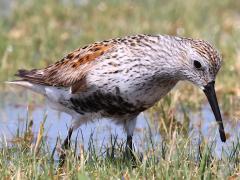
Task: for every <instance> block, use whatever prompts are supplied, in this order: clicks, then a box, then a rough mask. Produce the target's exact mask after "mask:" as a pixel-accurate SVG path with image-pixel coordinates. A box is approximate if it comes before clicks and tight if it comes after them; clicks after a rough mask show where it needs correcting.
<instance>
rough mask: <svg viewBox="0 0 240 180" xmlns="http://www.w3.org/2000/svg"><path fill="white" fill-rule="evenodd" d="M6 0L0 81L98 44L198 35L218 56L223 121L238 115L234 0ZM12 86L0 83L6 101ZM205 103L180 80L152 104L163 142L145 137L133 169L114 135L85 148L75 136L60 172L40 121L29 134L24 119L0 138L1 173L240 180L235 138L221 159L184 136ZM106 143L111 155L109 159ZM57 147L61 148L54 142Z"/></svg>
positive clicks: (239, 54) (239, 28)
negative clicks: (12, 132) (19, 126)
mask: <svg viewBox="0 0 240 180" xmlns="http://www.w3.org/2000/svg"><path fill="white" fill-rule="evenodd" d="M9 3H10V5H11V8H9V10H8V11H9V12H7V13H6V14H0V60H1V61H0V81H1V82H3V81H6V80H11V79H13V75H14V73H15V72H16V70H17V69H20V68H27V69H30V68H40V67H44V66H46V65H49V64H51V63H53V62H55V61H56V60H57V59H59V58H61V57H62V56H63V55H65V54H66V53H67V52H69V51H72V50H74V49H76V48H78V47H81V46H84V45H85V44H88V43H92V42H94V41H98V40H104V39H109V38H113V37H120V36H125V35H130V34H137V33H147V34H171V35H178V36H187V37H193V38H200V39H205V40H208V41H210V42H212V43H213V44H214V45H215V46H216V47H217V48H218V49H219V50H220V51H221V53H222V56H223V59H224V64H223V67H222V69H221V71H220V72H219V75H218V77H217V82H216V86H217V87H216V88H217V94H218V98H219V102H220V105H221V108H222V110H223V112H224V115H225V118H226V119H229V121H232V122H237V121H239V119H240V111H239V110H240V98H239V97H240V81H239V79H238V78H239V76H240V41H239V38H240V16H239V11H240V6H239V4H238V3H239V2H238V1H235V0H221V1H218V0H209V1H195V0H193V1H192V0H185V1H181V0H172V1H164V0H149V1H144V0H132V1H121V0H107V1H99V0H91V1H89V0H72V1H70V2H69V1H66V0H42V1H34V0H19V1H11V2H10V1H9ZM2 8H3V7H2ZM0 11H1V7H0ZM8 90H9V88H8V87H6V86H4V85H1V86H0V91H1V95H0V98H1V100H2V102H3V104H4V103H5V104H6V101H8V99H7V98H6V97H5V96H6V94H7V93H8ZM190 92H191V93H190ZM204 100H205V97H204V95H203V94H202V92H200V91H199V90H198V89H197V88H194V87H193V86H191V85H189V84H187V85H186V84H184V85H183V84H181V83H180V84H179V85H178V86H177V88H175V90H174V91H173V92H172V93H171V95H170V96H167V97H166V98H165V99H163V100H161V102H160V103H158V104H157V105H156V106H155V107H153V108H152V109H151V110H150V111H149V114H150V116H151V117H152V118H151V119H153V120H158V121H159V122H160V124H161V126H160V132H161V134H162V136H163V137H164V140H163V141H162V143H161V144H155V143H154V142H153V143H150V142H151V141H150V139H149V144H148V146H147V148H146V150H145V151H144V152H143V154H142V155H141V154H139V153H136V156H137V159H138V158H139V161H137V163H136V164H134V165H133V164H132V163H131V162H129V161H128V160H126V159H124V158H123V154H124V148H123V147H124V145H123V143H125V142H117V143H116V144H114V138H113V140H112V141H113V142H112V146H111V147H110V149H108V148H107V150H106V148H105V150H100V149H99V147H95V146H94V142H93V141H92V143H90V144H89V148H88V149H84V148H83V147H82V146H81V141H76V142H73V144H74V143H75V144H76V146H74V145H73V146H72V149H71V150H70V151H69V152H68V158H67V162H66V164H65V166H64V168H62V169H58V167H57V161H56V160H57V156H56V154H57V152H56V153H55V155H54V156H52V149H49V144H48V139H47V138H46V137H45V136H46V134H45V132H44V128H43V127H44V123H43V125H42V126H41V127H40V129H39V134H38V136H37V137H35V136H34V135H33V133H32V132H31V123H30V122H27V126H26V128H25V129H24V130H22V131H19V132H17V133H16V135H15V138H14V139H13V140H12V141H11V142H6V141H5V140H4V138H2V139H3V140H2V142H1V145H0V146H1V148H0V174H1V177H3V178H5V179H9V178H16V179H19V178H24V179H25V178H29V179H33V178H40V179H54V178H60V177H64V178H65V177H66V178H68V177H74V178H79V179H80V178H82V179H88V178H98V179H111V178H112V179H116V178H117V179H120V178H124V179H139V178H142V179H150V178H151V179H154V178H167V179H173V178H180V179H185V178H186V179H192V178H201V179H210V178H216V179H226V178H227V177H228V178H230V179H234V178H239V173H240V169H239V168H240V165H239V157H240V155H239V150H240V141H239V140H237V143H233V144H232V145H231V147H229V149H224V150H223V153H222V154H221V157H218V158H217V157H216V156H214V152H213V147H214V146H215V145H216V144H215V142H209V141H207V140H204V141H203V142H202V143H196V142H195V143H194V142H192V140H191V139H190V138H189V137H188V135H187V134H188V123H189V121H188V119H189V117H188V115H187V114H188V113H189V111H192V110H196V109H198V110H199V109H200V106H199V105H201V104H203V103H204ZM31 102H32V100H30V103H31ZM0 107H2V105H1V106H0ZM183 107H184V109H182V108H183ZM178 108H179V109H180V110H179V109H178ZM179 112H181V113H183V114H184V118H183V122H184V123H182V124H179V123H178V122H177V119H178V114H179ZM164 127H165V128H164ZM170 127H171V128H170ZM36 139H37V140H36ZM74 147H76V148H74ZM112 149H114V152H115V153H114V158H112V156H111V152H112ZM57 150H58V151H60V149H59V148H57ZM101 151H103V152H101ZM105 151H107V152H109V153H107V152H105ZM97 152H98V153H97ZM74 154H76V155H75V156H74ZM101 154H104V155H101Z"/></svg>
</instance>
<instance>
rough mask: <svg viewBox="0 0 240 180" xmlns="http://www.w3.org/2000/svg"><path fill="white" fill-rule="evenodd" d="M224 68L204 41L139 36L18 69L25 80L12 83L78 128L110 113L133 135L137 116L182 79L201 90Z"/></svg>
mask: <svg viewBox="0 0 240 180" xmlns="http://www.w3.org/2000/svg"><path fill="white" fill-rule="evenodd" d="M195 60H197V61H199V63H200V64H201V69H196V68H195V67H194V64H193V62H194V61H195ZM220 67H221V58H220V56H219V54H218V52H217V51H216V50H215V48H214V47H212V46H211V45H210V44H209V43H208V42H206V41H202V40H193V39H190V38H180V37H173V36H167V35H164V36H162V35H156V36H152V35H136V36H127V37H124V38H116V39H111V40H107V41H102V42H96V43H94V44H91V45H88V46H85V47H83V48H79V49H77V50H75V51H73V52H72V53H69V54H68V55H67V56H65V57H64V58H63V59H61V60H60V61H58V62H56V63H55V64H53V65H50V66H48V67H46V68H43V69H34V70H30V71H28V70H19V72H18V74H17V76H19V77H20V78H21V80H18V81H13V82H12V83H14V84H18V85H21V86H24V87H27V88H29V89H31V90H33V91H36V92H38V93H40V94H43V95H44V96H46V98H47V99H48V100H49V103H50V104H51V106H52V107H53V108H55V109H57V110H60V111H64V112H66V113H68V114H70V115H71V116H72V117H73V120H74V122H73V127H74V128H77V127H79V126H80V125H81V124H82V123H85V122H88V121H90V120H93V119H95V118H99V117H108V118H111V119H113V120H114V121H115V122H116V123H118V124H122V125H123V127H124V129H125V130H126V132H127V134H128V135H132V134H133V130H134V127H135V123H136V117H137V116H138V114H139V113H140V112H142V111H144V110H146V109H148V108H149V107H151V106H153V105H154V104H155V103H156V102H157V101H158V100H160V99H161V98H162V97H164V96H165V95H166V94H167V93H168V92H169V91H170V90H171V89H172V88H173V87H174V86H175V85H176V83H177V82H178V81H180V80H187V81H190V82H192V83H194V84H195V85H197V86H199V87H200V88H203V87H204V86H206V85H207V84H208V83H209V82H211V81H214V80H215V76H216V74H217V72H218V70H219V68H220Z"/></svg>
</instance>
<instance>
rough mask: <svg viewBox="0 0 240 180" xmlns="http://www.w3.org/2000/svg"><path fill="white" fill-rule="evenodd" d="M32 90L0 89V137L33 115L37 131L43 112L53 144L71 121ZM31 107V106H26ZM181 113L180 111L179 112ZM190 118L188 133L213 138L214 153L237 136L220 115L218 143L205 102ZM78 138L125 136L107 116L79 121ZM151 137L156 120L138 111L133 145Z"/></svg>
mask: <svg viewBox="0 0 240 180" xmlns="http://www.w3.org/2000/svg"><path fill="white" fill-rule="evenodd" d="M36 97H39V96H38V95H36V94H33V93H30V92H28V91H18V92H14V90H12V91H11V92H9V93H2V94H1V95H0V98H1V102H2V103H1V106H0V135H1V136H2V140H6V141H10V140H11V138H12V137H13V136H14V135H16V132H17V129H18V128H20V131H21V129H24V128H25V126H26V119H33V132H34V133H37V132H38V129H39V127H40V123H41V122H42V121H43V119H44V117H45V116H47V119H46V123H45V136H46V137H47V142H48V144H49V146H50V147H51V148H53V147H54V145H55V142H56V139H57V137H60V138H61V139H64V138H65V137H66V135H67V129H68V127H69V126H70V124H71V117H70V116H69V115H67V114H65V113H59V112H57V111H54V110H52V109H50V108H49V107H48V106H47V105H46V103H45V102H42V101H41V102H40V101H39V100H37V98H36ZM29 99H30V100H31V101H33V102H34V108H32V107H31V108H29V107H28V104H29ZM28 109H32V110H28ZM179 113H180V114H181V112H179ZM190 118H191V122H190V125H189V136H190V138H191V139H193V140H195V141H196V143H197V142H198V141H199V136H200V134H202V135H203V136H204V137H205V138H206V139H208V140H209V141H211V140H215V141H216V146H215V154H216V156H218V157H220V155H221V151H222V148H227V147H230V146H231V145H232V143H233V142H234V141H236V139H237V137H240V123H233V122H231V121H229V120H227V119H226V118H224V126H225V130H226V132H227V133H229V138H228V140H227V143H222V142H221V140H220V138H219V133H218V127H217V124H216V123H215V119H214V116H213V114H212V111H211V109H210V107H209V106H208V105H204V106H203V107H202V111H201V113H198V114H196V113H191V114H190ZM79 131H80V136H79V137H80V138H79V141H81V143H82V144H83V145H84V147H85V148H87V147H88V143H89V138H90V137H91V134H92V135H93V136H92V138H93V140H94V145H95V146H96V147H106V146H109V143H110V138H111V135H114V136H117V139H118V141H120V142H122V141H125V139H126V134H125V133H124V131H123V129H122V128H121V127H119V126H117V125H116V124H114V123H112V122H111V121H110V120H108V119H100V120H96V121H94V122H91V123H88V124H85V125H82V126H81V127H80V128H79ZM77 134H78V133H77V131H76V132H74V134H73V137H72V140H74V139H75V137H76V136H77ZM150 136H151V139H152V140H153V143H154V144H158V143H159V144H160V142H161V135H160V134H159V131H158V124H157V122H152V121H149V120H148V118H147V115H146V114H144V113H141V114H140V115H139V117H138V119H137V127H136V129H135V132H134V138H133V141H134V146H135V149H136V150H137V151H140V152H142V151H144V150H145V148H146V147H147V144H148V145H149V139H150Z"/></svg>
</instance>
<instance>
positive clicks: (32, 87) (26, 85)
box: [5, 80, 46, 95]
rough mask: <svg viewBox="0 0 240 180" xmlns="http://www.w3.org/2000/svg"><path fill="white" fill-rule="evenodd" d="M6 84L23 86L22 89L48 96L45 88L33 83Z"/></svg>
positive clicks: (20, 81) (18, 81)
mask: <svg viewBox="0 0 240 180" xmlns="http://www.w3.org/2000/svg"><path fill="white" fill-rule="evenodd" d="M5 83H6V84H10V85H17V86H21V87H24V88H27V89H30V90H32V91H34V92H36V93H40V94H43V95H45V94H46V91H45V86H44V85H41V84H34V83H31V82H29V81H25V80H15V81H7V82H5Z"/></svg>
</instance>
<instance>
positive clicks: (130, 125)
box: [125, 118, 136, 160]
mask: <svg viewBox="0 0 240 180" xmlns="http://www.w3.org/2000/svg"><path fill="white" fill-rule="evenodd" d="M135 126H136V118H134V119H132V120H130V121H127V122H126V124H125V129H126V132H127V143H126V150H125V151H126V156H127V158H131V160H135V156H134V154H133V142H132V137H133V131H134V129H135Z"/></svg>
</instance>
